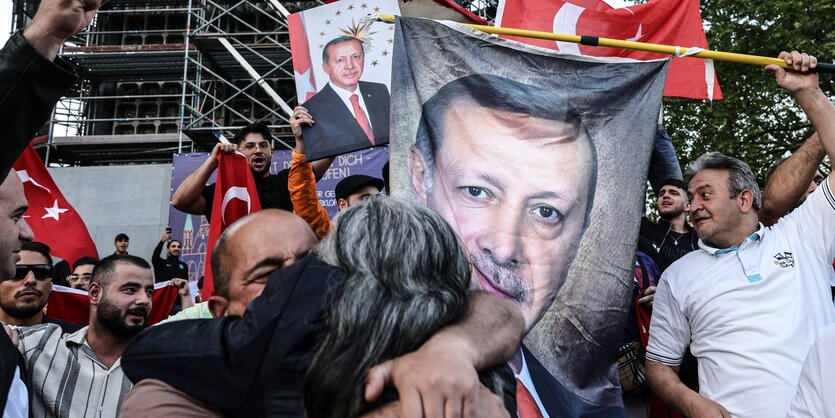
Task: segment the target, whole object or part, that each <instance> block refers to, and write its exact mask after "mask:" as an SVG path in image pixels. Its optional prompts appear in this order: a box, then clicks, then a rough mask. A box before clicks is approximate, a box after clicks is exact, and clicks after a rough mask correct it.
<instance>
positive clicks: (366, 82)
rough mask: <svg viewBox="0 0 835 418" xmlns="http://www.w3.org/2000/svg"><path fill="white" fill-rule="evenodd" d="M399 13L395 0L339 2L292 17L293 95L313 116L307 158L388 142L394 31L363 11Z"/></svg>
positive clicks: (306, 133) (308, 128) (307, 135)
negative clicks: (369, 17) (373, 20)
mask: <svg viewBox="0 0 835 418" xmlns="http://www.w3.org/2000/svg"><path fill="white" fill-rule="evenodd" d="M398 12H399V8H398V6H397V1H395V0H375V1H362V2H360V1H340V2H338V3H333V4H328V5H325V6H321V7H317V8H315V9H309V10H306V11H304V12H300V13H296V14H293V15H291V16H290V46H291V48H292V52H293V62H294V69H295V73H296V90H297V95H298V97H299V101H303V100H304V103H302V106H304V107H305V108H307V110H308V112H309V113H310V115H311V116H312V117H313V120H314V123H313V124H311V125H308V126H304V127H303V135H304V141H305V147H306V151H307V158H308V160H309V161H313V160H317V159H321V158H325V157H330V156H334V155H339V154H345V153H348V152H352V151H356V150H360V149H363V148H369V147H372V146H378V145H384V144H387V143H388V142H389V103H390V97H389V87H388V84H389V80H390V79H391V50H392V46H393V43H394V31H393V26H391V25H387V24H384V23H380V22H372V21H371V20H368V18H367V15H368V14H370V13H398ZM313 93H315V94H313Z"/></svg>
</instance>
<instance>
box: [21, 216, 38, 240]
mask: <svg viewBox="0 0 835 418" xmlns="http://www.w3.org/2000/svg"><path fill="white" fill-rule="evenodd" d="M17 239H19V240H20V241H21V242H32V241H34V240H35V234H34V233H33V232H32V228H30V227H29V224H27V223H26V220H25V219H21V220H20V232H18V234H17Z"/></svg>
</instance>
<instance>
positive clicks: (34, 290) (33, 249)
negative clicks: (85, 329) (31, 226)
mask: <svg viewBox="0 0 835 418" xmlns="http://www.w3.org/2000/svg"><path fill="white" fill-rule="evenodd" d="M49 252H50V249H49V247H48V246H47V245H46V244H43V243H40V242H26V243H23V245H21V247H20V261H18V262H17V265H15V270H16V271H15V274H14V276H12V277H3V279H4V280H3V281H2V282H0V321H2V322H3V323H5V324H8V325H16V326H20V327H31V326H33V325H38V324H48V323H53V324H58V325H59V326H60V327H61V329H62V330H63V332H75V331H78V330H79V329H80V328H81V326H80V325H76V324H73V323H70V322H66V321H62V320H60V319H55V318H50V317H48V316H46V314H44V307H46V302H47V301H48V300H49V294H50V293H52V257H50V255H49Z"/></svg>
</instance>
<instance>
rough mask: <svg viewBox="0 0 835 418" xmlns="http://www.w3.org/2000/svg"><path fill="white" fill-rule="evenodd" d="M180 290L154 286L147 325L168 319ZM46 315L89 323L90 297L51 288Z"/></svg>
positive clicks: (164, 283) (163, 285) (79, 322)
mask: <svg viewBox="0 0 835 418" xmlns="http://www.w3.org/2000/svg"><path fill="white" fill-rule="evenodd" d="M179 291H180V289H179V288H178V287H177V286H174V285H172V284H171V282H170V281H168V282H161V283H157V284H155V285H154V293H153V294H152V295H151V313H150V314H149V315H148V325H154V324H156V323H157V322H160V321H162V320H163V319H166V318H168V314H169V313H171V308H172V307H173V306H174V302H175V301H176V300H177V298H178V297H179V296H180V294H179ZM46 314H47V316H49V317H50V318H58V319H63V320H64V321H69V322H72V323H74V324H78V325H87V323H89V322H90V296H89V295H88V294H87V292H85V291H83V290H78V289H72V288H69V287H64V286H58V285H56V286H53V287H52V292H51V293H50V294H49V302H48V304H47V308H46Z"/></svg>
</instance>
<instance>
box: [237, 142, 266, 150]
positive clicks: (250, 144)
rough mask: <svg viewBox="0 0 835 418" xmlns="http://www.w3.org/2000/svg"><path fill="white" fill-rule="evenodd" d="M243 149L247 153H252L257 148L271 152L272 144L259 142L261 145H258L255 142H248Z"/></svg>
mask: <svg viewBox="0 0 835 418" xmlns="http://www.w3.org/2000/svg"><path fill="white" fill-rule="evenodd" d="M242 148H243V149H244V150H246V151H252V150H254V149H255V148H258V149H262V150H264V151H269V150H270V143H269V142H259V143H257V144H256V143H254V142H247V143H244V146H243V147H242Z"/></svg>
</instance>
